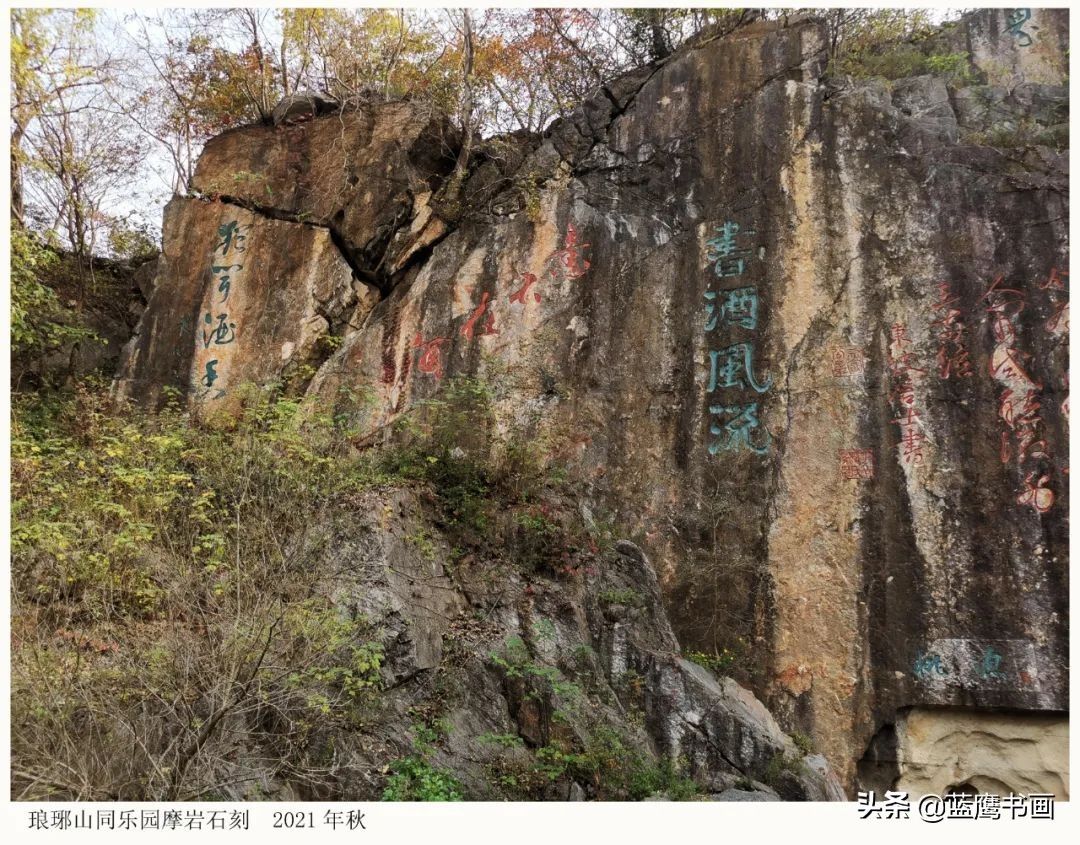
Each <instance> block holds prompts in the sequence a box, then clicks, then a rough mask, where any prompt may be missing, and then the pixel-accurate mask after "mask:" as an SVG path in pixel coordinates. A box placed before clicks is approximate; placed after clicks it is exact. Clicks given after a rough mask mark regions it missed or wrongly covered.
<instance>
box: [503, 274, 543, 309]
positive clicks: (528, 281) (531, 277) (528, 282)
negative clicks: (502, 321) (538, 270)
mask: <svg viewBox="0 0 1080 845" xmlns="http://www.w3.org/2000/svg"><path fill="white" fill-rule="evenodd" d="M522 279H523V280H524V282H525V284H523V285H522V286H521V287H520V288H518V289H517V290H516V291H514V292H513V293H512V294H510V301H511V302H520V303H521V304H522V305H524V304H525V297H526V296H527V295H528V293H529V288H531V287H532V286H533V285H535V284H536V274H535V273H525V274H524V275H523V276H522ZM532 295H533V300H534V301H535V302H539V301H540V294H539V293H538V292H536V291H533V292H532Z"/></svg>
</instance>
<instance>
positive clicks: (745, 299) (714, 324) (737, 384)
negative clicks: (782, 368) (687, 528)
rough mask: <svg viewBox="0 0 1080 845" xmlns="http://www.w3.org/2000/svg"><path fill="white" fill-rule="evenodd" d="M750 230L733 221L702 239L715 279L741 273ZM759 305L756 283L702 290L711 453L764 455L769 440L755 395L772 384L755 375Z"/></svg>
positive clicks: (731, 277) (744, 263)
mask: <svg viewBox="0 0 1080 845" xmlns="http://www.w3.org/2000/svg"><path fill="white" fill-rule="evenodd" d="M753 234H754V233H753V232H743V231H741V229H740V226H739V224H738V223H735V222H733V221H727V222H725V223H724V224H723V225H722V226H717V227H716V234H715V236H714V237H712V238H709V240H707V241H706V246H707V247H708V252H707V253H706V260H707V262H708V263H709V264H711V265H712V270H713V273H714V274H715V275H716V276H717V277H718V278H719V279H721V280H726V279H737V278H738V277H739V276H741V275H742V274H743V273H744V272H745V270H746V264H747V261H748V259H749V258H750V257H751V256H752V249H751V248H750V247H747V246H746V245H745V243H744V242H740V240H739V239H740V236H742V237H743V238H745V237H746V236H749V235H753ZM721 284H723V282H721ZM759 308H760V301H759V299H758V289H757V287H756V286H754V285H741V286H740V287H736V288H722V289H719V290H706V291H705V337H706V341H707V343H708V345H709V347H710V348H709V350H708V352H709V358H708V365H709V380H708V384H707V386H706V392H708V393H709V418H710V424H709V434H710V435H711V439H710V442H709V447H708V448H709V454H711V455H715V454H717V453H718V452H727V451H733V452H738V451H742V450H744V449H746V450H749V451H751V452H754V453H756V454H759V455H763V454H765V453H766V452H768V450H769V445H770V443H771V442H772V438H771V436H770V434H769V432H768V430H767V429H766V428H765V427H764V426H763V425H762V423H761V420H760V418H759V410H758V409H759V403H760V399H759V397H760V396H761V394H764V393H766V392H767V391H768V389H769V388H770V387H771V386H772V378H771V377H770V376H761V375H758V371H757V365H756V362H755V360H754V353H755V346H754V343H753V340H754V336H755V335H756V332H757V329H758V315H759ZM750 400H752V401H750Z"/></svg>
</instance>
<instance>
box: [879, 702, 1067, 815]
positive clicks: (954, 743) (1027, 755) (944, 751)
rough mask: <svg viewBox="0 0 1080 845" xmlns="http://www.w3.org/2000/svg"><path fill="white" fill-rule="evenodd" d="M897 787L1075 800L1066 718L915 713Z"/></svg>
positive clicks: (904, 729)
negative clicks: (1071, 792)
mask: <svg viewBox="0 0 1080 845" xmlns="http://www.w3.org/2000/svg"><path fill="white" fill-rule="evenodd" d="M898 738H899V743H898V752H899V753H898V754H897V763H898V770H899V779H898V780H897V781H896V788H897V789H902V790H904V791H906V792H909V793H910V794H912V795H927V794H933V795H944V794H945V793H946V792H947V791H949V790H951V789H957V788H963V787H970V788H972V789H975V790H978V791H979V792H989V793H995V794H999V795H1002V794H1008V793H1010V792H1013V793H1016V794H1017V795H1029V794H1031V793H1042V794H1053V795H1056V796H1058V797H1059V798H1068V796H1069V724H1068V720H1067V719H1064V718H1062V717H1060V716H1041V715H1030V714H1029V715H1022V716H1021V715H1017V714H1011V713H985V712H972V711H965V710H959V711H941V710H924V709H913V710H912V711H910V712H909V713H906V714H905V715H904V717H903V719H902V720H901V722H900V725H899V737H898Z"/></svg>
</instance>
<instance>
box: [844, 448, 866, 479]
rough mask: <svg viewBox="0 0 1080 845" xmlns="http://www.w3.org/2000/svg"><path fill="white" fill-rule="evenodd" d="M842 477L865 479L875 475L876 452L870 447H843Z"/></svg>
mask: <svg viewBox="0 0 1080 845" xmlns="http://www.w3.org/2000/svg"><path fill="white" fill-rule="evenodd" d="M840 477H841V478H843V479H844V480H845V481H864V480H869V479H871V478H873V477H874V453H873V452H872V451H871V450H870V449H841V450H840Z"/></svg>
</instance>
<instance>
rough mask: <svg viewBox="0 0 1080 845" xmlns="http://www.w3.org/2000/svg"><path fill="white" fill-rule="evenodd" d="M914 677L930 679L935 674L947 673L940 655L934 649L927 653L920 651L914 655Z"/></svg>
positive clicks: (942, 674)
mask: <svg viewBox="0 0 1080 845" xmlns="http://www.w3.org/2000/svg"><path fill="white" fill-rule="evenodd" d="M913 668H914V671H915V677H916V678H921V679H922V680H930V679H932V678H933V677H934V676H935V675H937V676H944V675H947V674H948V672H947V671H946V669H945V667H944V666H943V665H942V663H941V655H940V654H938V653H937V652H936V651H932V652H930V653H929V654H928V653H926V652H925V651H920V652H919V653H918V655H916V657H915V666H914V667H913Z"/></svg>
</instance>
